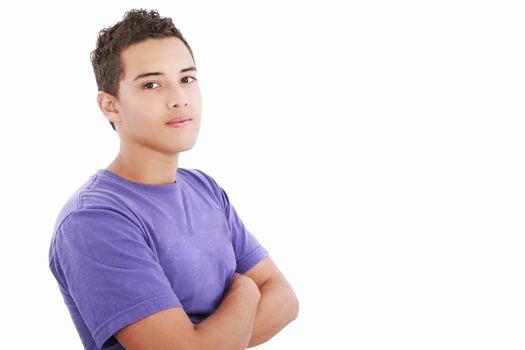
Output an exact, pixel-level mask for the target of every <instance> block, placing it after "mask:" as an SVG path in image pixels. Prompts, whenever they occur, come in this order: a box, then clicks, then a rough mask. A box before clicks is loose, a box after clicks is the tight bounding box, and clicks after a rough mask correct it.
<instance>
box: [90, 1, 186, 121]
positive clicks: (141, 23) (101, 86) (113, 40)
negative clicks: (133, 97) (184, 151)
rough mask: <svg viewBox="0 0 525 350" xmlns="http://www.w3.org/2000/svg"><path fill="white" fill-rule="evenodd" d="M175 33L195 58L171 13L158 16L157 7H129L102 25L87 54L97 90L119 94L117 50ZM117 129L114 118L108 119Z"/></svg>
mask: <svg viewBox="0 0 525 350" xmlns="http://www.w3.org/2000/svg"><path fill="white" fill-rule="evenodd" d="M172 36H173V37H177V38H179V39H180V40H182V42H183V43H184V45H186V47H187V48H188V50H189V51H190V54H191V57H192V59H193V63H194V64H195V58H194V57H193V52H192V50H191V47H190V45H188V43H187V42H186V39H184V37H183V36H182V34H181V32H180V31H179V30H178V29H177V28H176V27H175V25H174V24H173V21H172V19H171V18H170V17H160V16H159V13H158V12H157V11H156V10H151V11H148V10H145V9H140V10H129V11H127V12H126V13H125V14H124V17H123V18H122V21H120V22H117V23H115V24H113V26H111V27H108V28H103V29H102V30H101V31H100V32H99V33H98V37H97V47H96V48H95V50H93V51H92V52H91V54H90V60H91V64H92V65H93V71H94V72H95V79H96V80H97V86H98V91H105V92H107V93H109V94H111V95H113V96H117V95H118V90H119V81H120V79H121V78H122V76H123V74H124V69H123V66H122V63H121V60H120V53H121V52H122V50H124V49H125V48H126V47H128V46H130V45H132V44H136V43H139V42H142V41H145V40H147V39H152V38H166V37H172ZM109 123H110V124H111V127H112V128H113V130H115V131H116V129H115V125H114V124H113V122H111V121H110V122H109Z"/></svg>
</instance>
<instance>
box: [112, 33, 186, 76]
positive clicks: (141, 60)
mask: <svg viewBox="0 0 525 350" xmlns="http://www.w3.org/2000/svg"><path fill="white" fill-rule="evenodd" d="M120 60H121V63H122V65H123V68H124V77H123V79H124V80H129V79H133V77H134V76H135V75H137V74H141V73H145V72H148V71H155V70H158V71H171V70H173V71H177V72H178V71H179V70H180V68H185V67H189V66H192V65H194V64H193V59H192V58H191V54H190V52H189V50H188V48H187V47H186V45H184V43H183V42H182V40H180V39H179V38H176V37H169V38H161V39H147V40H145V41H143V42H140V43H137V44H133V45H130V46H128V47H127V48H125V49H124V50H122V52H121V53H120Z"/></svg>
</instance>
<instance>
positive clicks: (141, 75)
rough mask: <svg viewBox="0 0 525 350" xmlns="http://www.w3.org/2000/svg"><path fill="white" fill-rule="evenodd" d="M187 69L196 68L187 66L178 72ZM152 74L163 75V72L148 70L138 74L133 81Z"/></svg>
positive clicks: (193, 69)
mask: <svg viewBox="0 0 525 350" xmlns="http://www.w3.org/2000/svg"><path fill="white" fill-rule="evenodd" d="M189 71H195V72H196V71H197V68H195V67H193V66H191V67H188V68H183V69H181V70H180V73H184V72H189ZM152 75H164V73H162V72H148V73H142V74H139V75H137V76H136V77H135V79H133V81H135V80H137V79H140V78H144V77H149V76H152Z"/></svg>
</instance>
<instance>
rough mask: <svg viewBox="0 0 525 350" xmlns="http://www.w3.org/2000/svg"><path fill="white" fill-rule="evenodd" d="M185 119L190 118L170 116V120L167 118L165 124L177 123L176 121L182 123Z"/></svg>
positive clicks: (188, 118)
mask: <svg viewBox="0 0 525 350" xmlns="http://www.w3.org/2000/svg"><path fill="white" fill-rule="evenodd" d="M186 120H191V118H190V117H177V118H172V119H170V120H168V122H167V123H166V124H177V123H182V122H184V121H186Z"/></svg>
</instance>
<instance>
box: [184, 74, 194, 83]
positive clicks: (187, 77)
mask: <svg viewBox="0 0 525 350" xmlns="http://www.w3.org/2000/svg"><path fill="white" fill-rule="evenodd" d="M186 78H191V79H193V80H197V79H196V78H194V77H192V76H189V75H188V76H187V77H184V78H182V80H185V79H186ZM190 83H191V81H190Z"/></svg>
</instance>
